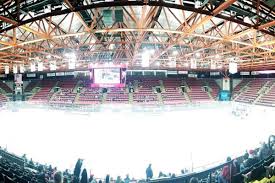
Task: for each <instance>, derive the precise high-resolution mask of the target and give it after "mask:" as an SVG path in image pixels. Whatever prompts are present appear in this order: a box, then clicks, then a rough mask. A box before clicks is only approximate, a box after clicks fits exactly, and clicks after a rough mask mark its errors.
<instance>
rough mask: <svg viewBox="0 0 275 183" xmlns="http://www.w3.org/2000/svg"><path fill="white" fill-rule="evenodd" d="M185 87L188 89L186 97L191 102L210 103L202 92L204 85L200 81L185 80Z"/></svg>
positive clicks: (205, 93) (206, 95) (207, 96)
mask: <svg viewBox="0 0 275 183" xmlns="http://www.w3.org/2000/svg"><path fill="white" fill-rule="evenodd" d="M186 83H187V85H188V86H189V88H190V91H189V92H188V95H189V96H190V99H191V101H193V102H196V101H210V100H212V99H211V98H210V97H209V95H208V93H207V92H206V91H204V90H203V86H204V83H203V81H202V80H201V79H187V81H186Z"/></svg>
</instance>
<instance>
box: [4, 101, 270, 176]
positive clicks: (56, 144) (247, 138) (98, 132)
mask: <svg viewBox="0 0 275 183" xmlns="http://www.w3.org/2000/svg"><path fill="white" fill-rule="evenodd" d="M0 115H1V118H0V119H1V120H0V124H1V133H0V145H1V146H2V147H7V149H8V151H10V152H13V153H16V154H18V155H22V154H24V153H26V154H27V157H28V158H30V157H32V158H33V160H34V161H38V162H41V163H47V164H52V165H53V166H57V167H58V168H59V169H62V170H63V169H66V168H69V169H73V168H74V165H75V161H76V160H77V158H83V159H84V166H85V167H86V168H87V169H88V171H91V172H92V174H94V175H95V177H97V178H102V177H105V175H106V174H110V175H111V177H116V176H117V175H121V176H122V177H124V176H125V175H126V174H128V173H129V174H130V177H134V178H143V177H145V169H146V167H147V166H148V164H149V163H152V168H153V171H154V176H157V175H158V173H159V171H162V172H164V173H167V174H168V173H176V174H179V173H180V170H181V169H183V168H187V169H192V168H194V169H195V170H198V168H199V167H201V168H203V167H206V166H207V165H209V164H211V165H213V163H217V162H222V161H224V160H225V159H226V157H227V156H232V157H235V156H237V155H241V154H242V153H244V152H245V150H249V149H251V148H254V147H257V146H259V142H260V141H266V140H267V138H268V136H269V135H270V134H272V133H273V134H274V133H275V122H274V117H275V112H274V111H269V110H266V109H264V108H260V109H256V108H255V109H254V108H253V109H250V110H249V112H248V116H245V117H244V118H243V119H241V117H236V116H234V115H232V105H231V104H228V105H227V106H223V107H220V106H219V105H217V106H216V107H212V108H207V107H199V106H198V107H196V108H193V109H188V110H186V109H184V108H183V109H182V110H177V111H163V112H131V111H124V112H123V111H122V112H111V111H109V110H106V111H102V112H94V113H90V114H85V115H84V114H77V113H72V112H64V111H59V110H44V109H31V108H24V109H20V110H19V111H17V112H12V111H10V110H2V111H1V112H0Z"/></svg>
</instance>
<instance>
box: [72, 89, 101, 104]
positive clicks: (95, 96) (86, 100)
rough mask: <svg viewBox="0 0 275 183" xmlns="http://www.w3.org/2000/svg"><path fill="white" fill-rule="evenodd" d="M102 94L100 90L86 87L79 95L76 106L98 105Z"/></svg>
mask: <svg viewBox="0 0 275 183" xmlns="http://www.w3.org/2000/svg"><path fill="white" fill-rule="evenodd" d="M101 99H102V93H101V89H100V88H89V87H88V86H86V87H85V88H84V89H83V91H82V92H81V93H80V94H79V98H78V100H77V101H76V102H75V103H76V104H100V103H101Z"/></svg>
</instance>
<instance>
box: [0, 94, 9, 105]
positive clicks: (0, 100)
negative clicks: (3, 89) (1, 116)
mask: <svg viewBox="0 0 275 183" xmlns="http://www.w3.org/2000/svg"><path fill="white" fill-rule="evenodd" d="M7 101H8V98H7V97H6V96H5V95H3V94H1V93H0V106H1V105H2V104H3V103H5V102H7Z"/></svg>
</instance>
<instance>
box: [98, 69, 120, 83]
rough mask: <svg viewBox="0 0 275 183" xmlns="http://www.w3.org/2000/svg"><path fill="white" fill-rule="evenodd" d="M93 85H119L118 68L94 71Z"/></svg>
mask: <svg viewBox="0 0 275 183" xmlns="http://www.w3.org/2000/svg"><path fill="white" fill-rule="evenodd" d="M94 83H96V84H119V83H120V68H101V69H94Z"/></svg>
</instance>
